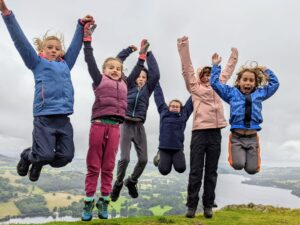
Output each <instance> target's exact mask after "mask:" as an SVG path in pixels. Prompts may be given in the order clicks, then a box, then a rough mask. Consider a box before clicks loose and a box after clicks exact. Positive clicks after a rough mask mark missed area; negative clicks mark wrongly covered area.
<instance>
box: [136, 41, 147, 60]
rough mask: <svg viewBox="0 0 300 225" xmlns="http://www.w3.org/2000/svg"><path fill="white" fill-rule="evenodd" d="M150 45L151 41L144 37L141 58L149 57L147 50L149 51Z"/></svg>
mask: <svg viewBox="0 0 300 225" xmlns="http://www.w3.org/2000/svg"><path fill="white" fill-rule="evenodd" d="M149 46H150V43H149V42H148V41H147V39H143V40H142V42H141V48H140V52H139V54H140V56H139V59H143V60H146V57H147V51H148V48H149Z"/></svg>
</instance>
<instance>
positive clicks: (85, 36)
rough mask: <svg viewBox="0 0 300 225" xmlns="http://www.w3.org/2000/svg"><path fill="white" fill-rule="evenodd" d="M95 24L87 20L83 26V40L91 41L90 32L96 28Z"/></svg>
mask: <svg viewBox="0 0 300 225" xmlns="http://www.w3.org/2000/svg"><path fill="white" fill-rule="evenodd" d="M96 27H97V25H96V24H94V23H93V22H87V23H86V24H85V25H84V28H83V41H84V42H91V41H92V33H93V32H94V30H95V29H96Z"/></svg>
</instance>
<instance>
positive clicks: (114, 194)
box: [110, 181, 123, 202]
mask: <svg viewBox="0 0 300 225" xmlns="http://www.w3.org/2000/svg"><path fill="white" fill-rule="evenodd" d="M122 187H123V182H121V183H119V182H118V181H116V182H115V184H114V186H113V189H112V192H111V193H110V199H111V200H112V201H113V202H115V201H117V200H118V198H119V196H120V192H121V190H122Z"/></svg>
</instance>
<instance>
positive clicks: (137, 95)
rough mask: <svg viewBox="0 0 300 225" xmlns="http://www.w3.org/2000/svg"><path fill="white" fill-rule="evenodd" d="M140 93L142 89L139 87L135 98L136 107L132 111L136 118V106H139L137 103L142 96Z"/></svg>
mask: <svg viewBox="0 0 300 225" xmlns="http://www.w3.org/2000/svg"><path fill="white" fill-rule="evenodd" d="M140 91H141V88H140V87H138V93H137V94H136V97H135V103H134V107H133V111H132V117H134V116H135V115H134V114H135V108H136V105H137V101H138V98H139V95H140Z"/></svg>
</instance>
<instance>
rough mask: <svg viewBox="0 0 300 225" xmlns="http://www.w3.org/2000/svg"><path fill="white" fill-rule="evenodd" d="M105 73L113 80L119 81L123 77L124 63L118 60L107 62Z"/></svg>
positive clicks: (104, 68) (104, 67)
mask: <svg viewBox="0 0 300 225" xmlns="http://www.w3.org/2000/svg"><path fill="white" fill-rule="evenodd" d="M103 73H104V74H105V75H106V76H108V77H110V78H111V79H113V80H119V79H120V78H121V76H122V63H121V62H119V61H118V60H116V59H110V60H107V61H106V62H105V63H104V66H103Z"/></svg>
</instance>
